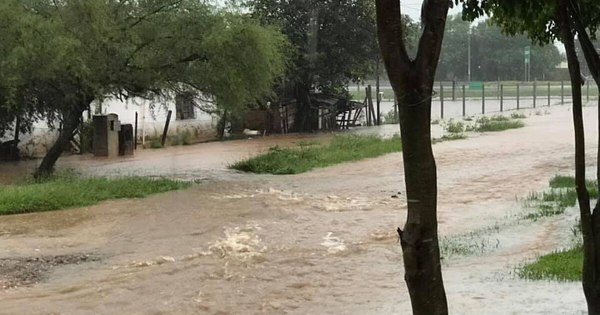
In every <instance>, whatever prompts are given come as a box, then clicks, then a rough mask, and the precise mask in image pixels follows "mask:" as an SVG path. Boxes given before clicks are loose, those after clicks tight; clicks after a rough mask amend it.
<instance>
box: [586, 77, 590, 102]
mask: <svg viewBox="0 0 600 315" xmlns="http://www.w3.org/2000/svg"><path fill="white" fill-rule="evenodd" d="M585 85H586V89H587V92H586V94H587V95H586V98H585V99H586V100H587V102H588V103H589V102H590V81H589V80H585Z"/></svg>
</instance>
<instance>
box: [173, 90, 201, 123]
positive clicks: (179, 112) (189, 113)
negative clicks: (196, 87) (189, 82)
mask: <svg viewBox="0 0 600 315" xmlns="http://www.w3.org/2000/svg"><path fill="white" fill-rule="evenodd" d="M175 110H176V117H177V120H185V119H195V118H196V112H195V111H194V97H193V95H192V94H179V95H177V97H175Z"/></svg>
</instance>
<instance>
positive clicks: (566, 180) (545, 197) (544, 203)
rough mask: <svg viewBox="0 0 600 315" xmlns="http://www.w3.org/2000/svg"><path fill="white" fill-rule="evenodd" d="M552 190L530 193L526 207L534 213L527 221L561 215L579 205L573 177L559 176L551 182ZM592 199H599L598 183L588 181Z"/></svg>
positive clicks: (527, 217)
mask: <svg viewBox="0 0 600 315" xmlns="http://www.w3.org/2000/svg"><path fill="white" fill-rule="evenodd" d="M549 185H550V190H548V191H544V192H541V193H530V194H529V196H528V197H527V199H526V200H525V205H526V206H528V207H530V208H533V209H534V211H533V212H531V213H528V214H527V215H525V218H526V219H529V220H538V219H540V218H543V217H550V216H555V215H560V214H563V213H564V212H565V210H566V209H567V208H570V207H574V206H575V205H576V203H577V191H576V190H575V179H574V178H573V177H571V176H563V175H557V176H554V177H553V178H552V179H551V180H550V183H549ZM586 186H587V189H588V191H589V193H590V197H591V198H597V197H598V188H597V187H598V186H597V183H596V181H586Z"/></svg>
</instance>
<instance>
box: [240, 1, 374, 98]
mask: <svg viewBox="0 0 600 315" xmlns="http://www.w3.org/2000/svg"><path fill="white" fill-rule="evenodd" d="M248 6H249V9H250V11H251V12H252V15H253V16H255V17H256V18H258V19H260V20H261V21H262V22H263V23H264V24H267V25H276V26H278V27H279V28H280V29H281V31H282V32H283V33H284V34H285V35H286V36H287V38H288V39H289V40H290V42H291V43H292V45H293V47H294V48H295V54H294V57H293V62H292V64H293V66H292V69H291V70H290V72H289V75H288V77H287V81H288V83H291V84H294V83H296V82H301V83H302V84H304V85H307V86H309V87H314V88H316V89H318V90H321V91H324V92H328V93H329V92H331V93H339V92H341V91H344V90H345V89H346V87H347V86H348V83H349V82H350V81H356V80H358V79H359V78H364V76H365V75H367V74H370V73H372V72H373V61H374V59H375V57H376V55H377V54H378V49H377V42H376V29H375V5H374V3H373V1H369V0H335V1H332V0H326V1H322V0H250V1H249V2H248Z"/></svg>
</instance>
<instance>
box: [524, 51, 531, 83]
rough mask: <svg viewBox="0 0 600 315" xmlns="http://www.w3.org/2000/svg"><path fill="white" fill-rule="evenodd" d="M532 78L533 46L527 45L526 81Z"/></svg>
mask: <svg viewBox="0 0 600 315" xmlns="http://www.w3.org/2000/svg"><path fill="white" fill-rule="evenodd" d="M530 80H531V46H525V81H530Z"/></svg>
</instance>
